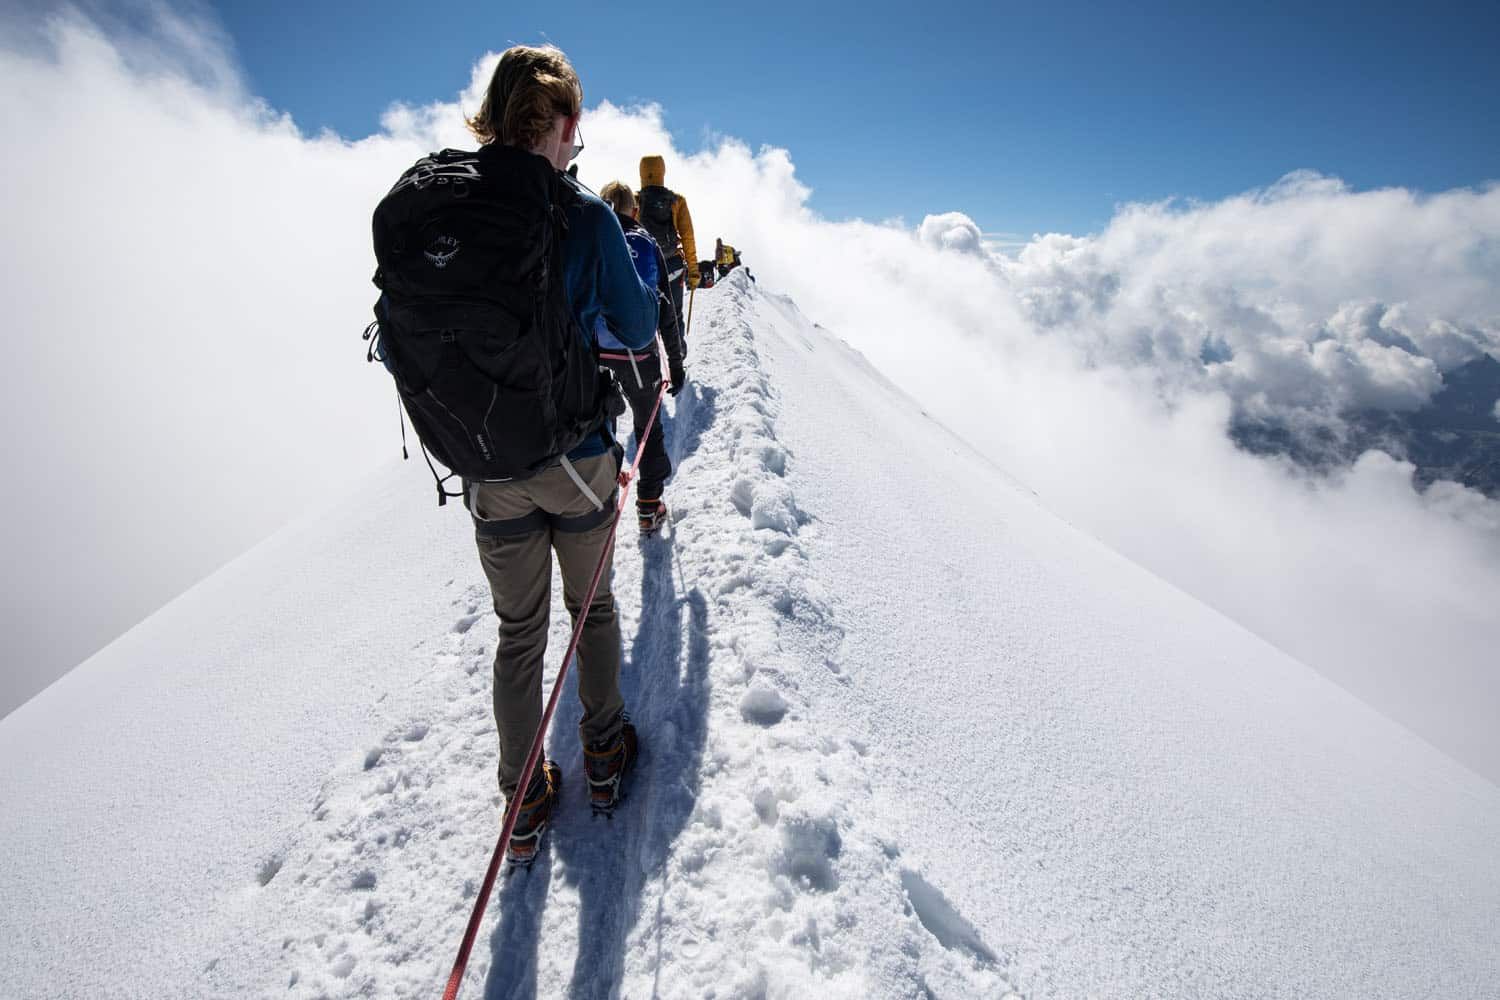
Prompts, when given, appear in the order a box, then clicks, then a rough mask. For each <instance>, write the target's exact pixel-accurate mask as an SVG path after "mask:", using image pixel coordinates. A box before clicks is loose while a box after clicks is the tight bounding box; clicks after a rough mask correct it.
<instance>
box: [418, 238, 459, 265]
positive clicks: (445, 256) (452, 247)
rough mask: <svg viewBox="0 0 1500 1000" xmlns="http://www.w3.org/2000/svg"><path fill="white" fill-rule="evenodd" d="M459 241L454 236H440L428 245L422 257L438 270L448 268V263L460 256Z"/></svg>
mask: <svg viewBox="0 0 1500 1000" xmlns="http://www.w3.org/2000/svg"><path fill="white" fill-rule="evenodd" d="M458 250H459V245H458V240H456V239H454V238H453V237H452V236H439V237H438V238H437V239H435V240H433V241H432V242H431V243H429V244H428V245H427V249H426V250H424V251H423V252H422V256H424V257H426V258H427V259H428V260H430V261H432V266H433V267H435V268H437V269H438V270H442V269H443V268H445V267H447V266H448V262H449V261H450V260H452V259H453V258H454V257H455V256H457V255H458Z"/></svg>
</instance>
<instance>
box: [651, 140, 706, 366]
mask: <svg viewBox="0 0 1500 1000" xmlns="http://www.w3.org/2000/svg"><path fill="white" fill-rule="evenodd" d="M666 181H667V162H666V161H665V160H663V159H662V158H661V157H660V156H643V157H641V193H640V221H641V223H642V225H644V226H645V227H646V231H647V232H649V233H650V234H651V238H652V239H654V240H655V241H656V245H657V246H659V247H661V252H662V256H663V257H665V258H666V261H667V280H668V285H669V287H670V288H671V291H672V309H673V311H674V312H675V313H676V314H677V329H679V330H681V331H682V334H683V336H684V338H685V337H686V336H687V334H688V332H689V331H688V328H687V323H686V322H685V321H684V318H683V313H682V300H683V296H684V295H685V294H686V293H685V292H684V291H683V283H684V281H685V282H686V284H687V287H688V288H694V289H696V288H697V287H698V271H697V269H696V268H693V267H690V266H688V264H687V262H688V261H696V260H697V259H698V245H697V243H696V242H695V241H694V239H693V216H692V214H691V213H689V212H688V205H687V199H686V198H684V197H683V196H682V195H680V194H678V193H677V192H675V191H672V190H670V189H668V188H667V187H666Z"/></svg>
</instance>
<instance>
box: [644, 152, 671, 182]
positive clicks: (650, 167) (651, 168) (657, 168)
mask: <svg viewBox="0 0 1500 1000" xmlns="http://www.w3.org/2000/svg"><path fill="white" fill-rule="evenodd" d="M653 184H657V185H661V186H662V187H665V186H666V184H667V161H666V160H664V159H662V158H661V157H660V156H643V157H641V187H650V186H651V185H653Z"/></svg>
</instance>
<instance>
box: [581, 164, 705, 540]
mask: <svg viewBox="0 0 1500 1000" xmlns="http://www.w3.org/2000/svg"><path fill="white" fill-rule="evenodd" d="M599 197H600V198H603V199H604V201H605V203H606V204H607V205H609V206H610V207H611V208H613V209H614V210H615V217H616V218H618V219H619V220H620V227H621V228H622V229H624V230H625V243H626V245H627V246H629V247H630V254H631V256H632V257H634V258H635V270H636V273H637V274H639V275H640V276H641V280H642V281H644V282H645V283H646V284H648V285H654V286H655V287H656V289H657V310H656V312H657V320H656V325H657V332H658V333H659V334H660V335H661V345H662V347H663V348H664V349H665V350H666V353H667V372H668V373H669V375H670V379H671V381H670V382H669V384H668V386H667V392H668V393H670V394H671V395H673V396H676V395H677V394H678V393H679V392H681V391H682V387H683V386H684V385H686V384H687V372H686V371H685V370H684V368H683V365H682V354H683V346H682V334H681V331H679V330H678V329H677V315H676V313H674V312H673V311H672V300H671V297H670V292H669V291H668V288H667V264H666V260H665V258H663V257H662V252H661V248H660V247H658V246H657V245H656V241H655V240H653V239H652V238H651V234H650V233H648V232H647V231H646V229H645V227H644V226H642V225H641V224H640V223H639V222H638V221H636V217H635V216H636V211H637V203H636V198H635V193H634V192H632V191H631V190H630V188H629V187H628V186H626V185H624V184H621V183H620V182H619V181H610V182H609V183H608V184H606V185H604V186H603V187H602V188H600V189H599ZM595 337H596V338H597V339H598V341H599V348H600V351H599V359H600V361H601V362H603V364H604V367H606V368H608V369H609V370H610V371H612V372H614V374H615V378H616V379H618V380H619V383H620V387H621V388H622V389H623V390H624V392H625V400H626V402H628V403H629V404H630V410H631V416H632V418H633V419H634V421H635V430H636V434H637V435H640V434H642V433H645V432H644V430H643V428H645V426H646V425H647V424H648V423H650V424H651V432H650V434H649V435H647V436H646V438H645V441H644V448H643V450H642V452H641V471H640V488H639V490H638V491H637V493H636V501H635V510H636V516H637V518H638V519H639V523H640V529H641V534H642V535H654V534H656V532H657V530H658V529H660V528H661V526H662V525H663V524H664V523H665V522H666V520H667V505H666V503H665V502H664V501H663V500H662V498H661V494H662V488H663V486H664V485H665V484H666V482H667V478H668V477H669V476H671V475H672V459H671V457H670V456H669V455H668V454H667V443H666V440H667V436H666V434H665V432H664V431H663V430H662V420H661V419H660V418H658V419H657V420H656V421H654V422H652V421H651V419H650V414H651V413H652V412H654V411H655V410H656V408H657V405H658V404H657V400H658V399H659V398H660V392H659V387H660V386H661V374H662V373H661V358H660V356H659V355H658V354H657V351H656V345H655V344H652V345H651V347H649V348H647V349H646V350H644V351H632V350H631V349H630V348H628V347H626V346H625V345H624V344H623V343H621V341H620V340H619V338H617V337H616V336H615V335H614V333H613V332H612V331H611V330H610V329H609V326H608V324H607V323H606V322H605V321H603V320H602V319H601V320H600V322H599V328H598V329H597V330H596V331H595Z"/></svg>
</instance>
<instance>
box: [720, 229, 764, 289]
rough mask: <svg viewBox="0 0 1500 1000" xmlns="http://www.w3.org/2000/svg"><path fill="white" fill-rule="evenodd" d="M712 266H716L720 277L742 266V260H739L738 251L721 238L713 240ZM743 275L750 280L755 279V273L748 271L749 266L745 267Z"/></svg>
mask: <svg viewBox="0 0 1500 1000" xmlns="http://www.w3.org/2000/svg"><path fill="white" fill-rule="evenodd" d="M714 266H715V267H716V268H718V271H719V277H721V278H722V277H724V276H725V275H726V274H728V273H729V272H730V271H733V270H734V269H735V268H737V267H743V266H744V261H742V260H740V252H739V251H738V250H736V249H735V248H734V247H732V246H730V245H729V244H728V243H725V242H724V240H723V239H722V238H721V239H716V240H714ZM745 275H746V276H747V277H748V278H749V279H750V280H751V281H754V280H755V275H753V274H751V273H750V269H749V268H746V269H745Z"/></svg>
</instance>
